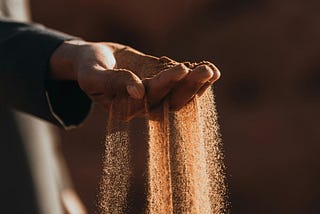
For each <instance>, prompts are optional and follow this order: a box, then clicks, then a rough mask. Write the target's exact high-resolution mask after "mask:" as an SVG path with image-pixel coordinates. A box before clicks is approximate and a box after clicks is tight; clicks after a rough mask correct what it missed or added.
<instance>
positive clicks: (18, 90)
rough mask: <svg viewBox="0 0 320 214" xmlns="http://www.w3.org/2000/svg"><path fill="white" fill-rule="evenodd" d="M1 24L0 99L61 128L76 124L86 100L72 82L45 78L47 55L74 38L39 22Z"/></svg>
mask: <svg viewBox="0 0 320 214" xmlns="http://www.w3.org/2000/svg"><path fill="white" fill-rule="evenodd" d="M1 26H2V27H4V28H5V29H7V30H6V31H4V32H0V35H1V39H0V47H1V49H0V58H1V59H3V61H2V62H0V65H1V66H0V67H1V68H2V71H1V73H3V76H4V78H3V80H0V83H1V85H3V86H2V87H1V88H2V89H3V90H2V89H1V90H2V91H1V92H0V95H1V96H0V97H2V99H4V100H3V102H4V103H7V104H8V105H9V106H11V107H13V108H15V109H17V110H21V111H24V112H27V113H30V114H33V115H35V116H38V117H40V118H42V119H45V120H47V121H49V122H51V123H54V124H56V125H60V126H64V127H65V128H66V127H70V126H76V125H79V124H80V123H81V122H82V121H83V120H84V118H85V117H86V116H87V115H88V113H89V110H90V107H91V101H90V99H89V98H88V97H87V96H86V95H85V94H84V92H83V91H82V90H81V89H80V87H79V86H78V85H77V83H76V82H71V81H70V82H69V81H52V80H49V78H48V70H49V60H50V57H51V55H52V54H53V52H54V51H55V50H56V48H58V46H59V45H60V44H61V43H62V42H63V41H65V40H70V39H75V37H73V36H69V35H66V34H63V33H60V32H57V31H54V30H50V29H47V28H45V27H43V26H41V25H33V24H25V23H18V22H11V21H6V22H3V23H2V25H1ZM2 34H3V35H2ZM1 40H3V41H5V43H4V42H3V43H1ZM13 83H14V84H13ZM3 97H4V98H3Z"/></svg>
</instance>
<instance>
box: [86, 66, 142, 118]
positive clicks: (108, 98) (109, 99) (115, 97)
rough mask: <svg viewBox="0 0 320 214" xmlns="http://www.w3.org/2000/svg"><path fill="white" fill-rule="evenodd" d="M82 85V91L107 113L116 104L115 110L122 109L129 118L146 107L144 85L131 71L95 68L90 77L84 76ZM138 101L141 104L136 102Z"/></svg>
mask: <svg viewBox="0 0 320 214" xmlns="http://www.w3.org/2000/svg"><path fill="white" fill-rule="evenodd" d="M81 83H82V84H81V85H82V89H83V90H84V91H85V92H86V93H87V94H88V95H89V96H90V98H91V99H92V101H93V102H95V103H97V104H98V105H100V106H102V107H103V108H104V109H106V110H107V111H109V110H110V106H111V105H112V104H114V103H116V106H115V108H118V109H120V108H122V109H121V112H122V113H121V114H123V115H124V116H128V115H131V114H133V112H134V111H135V112H138V111H140V109H142V108H143V107H144V101H143V97H144V95H145V89H144V85H143V83H142V81H141V80H140V79H139V78H138V77H137V76H136V75H135V74H134V73H132V72H131V71H128V70H124V69H112V70H105V69H99V68H94V69H91V72H90V75H88V77H87V76H83V78H82V81H81ZM138 100H139V102H136V101H138ZM120 103H121V104H120ZM129 105H130V106H129ZM125 108H126V110H125ZM139 108H140V109H139Z"/></svg>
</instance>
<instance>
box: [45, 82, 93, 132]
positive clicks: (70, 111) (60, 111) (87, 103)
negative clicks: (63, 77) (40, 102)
mask: <svg viewBox="0 0 320 214" xmlns="http://www.w3.org/2000/svg"><path fill="white" fill-rule="evenodd" d="M46 88H47V99H48V104H49V108H50V110H51V112H52V114H53V116H54V117H55V119H56V120H57V121H59V123H60V124H61V125H62V126H63V127H64V128H66V129H70V128H73V127H74V126H77V125H79V124H81V123H82V122H83V120H84V119H85V118H86V117H87V115H88V113H89V111H90V109H91V100H90V99H89V97H88V96H87V95H86V94H85V93H84V92H83V91H82V90H81V89H80V87H79V86H78V84H77V83H76V82H74V81H52V80H51V81H48V82H47V84H46Z"/></svg>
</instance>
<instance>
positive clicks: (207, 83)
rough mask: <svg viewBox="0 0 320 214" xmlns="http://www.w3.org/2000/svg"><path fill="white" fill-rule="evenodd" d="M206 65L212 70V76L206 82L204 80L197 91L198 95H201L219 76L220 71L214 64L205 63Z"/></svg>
mask: <svg viewBox="0 0 320 214" xmlns="http://www.w3.org/2000/svg"><path fill="white" fill-rule="evenodd" d="M206 65H208V66H209V67H210V68H211V69H212V71H213V76H212V78H211V79H210V80H208V82H206V83H205V84H204V85H203V86H202V87H201V88H200V89H199V91H198V93H197V95H198V96H201V95H202V94H203V93H204V92H205V91H206V90H207V89H208V88H209V87H211V85H212V84H213V83H214V82H215V81H217V80H218V79H219V78H220V76H221V73H220V71H219V69H218V68H217V67H216V66H214V65H213V64H212V63H206Z"/></svg>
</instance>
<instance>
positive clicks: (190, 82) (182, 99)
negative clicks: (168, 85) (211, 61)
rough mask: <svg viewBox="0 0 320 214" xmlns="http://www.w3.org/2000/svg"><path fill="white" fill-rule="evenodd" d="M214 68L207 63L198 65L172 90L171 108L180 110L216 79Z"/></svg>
mask: <svg viewBox="0 0 320 214" xmlns="http://www.w3.org/2000/svg"><path fill="white" fill-rule="evenodd" d="M217 75H218V74H216V73H215V72H214V71H213V69H212V68H211V67H210V66H208V65H206V64H203V65H199V66H197V67H196V68H195V69H194V70H193V71H192V72H190V73H189V74H188V75H187V76H186V77H185V78H184V79H183V80H181V81H180V82H179V84H178V85H177V87H176V88H175V89H174V90H173V91H172V92H171V96H170V99H169V104H170V109H171V110H178V109H180V108H182V107H183V106H184V105H186V104H187V103H188V102H189V101H190V100H191V99H192V98H193V97H194V96H195V95H196V94H198V92H200V93H203V92H204V91H205V90H206V89H207V88H208V87H209V86H210V85H211V84H212V83H213V81H215V80H216V78H217Z"/></svg>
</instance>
